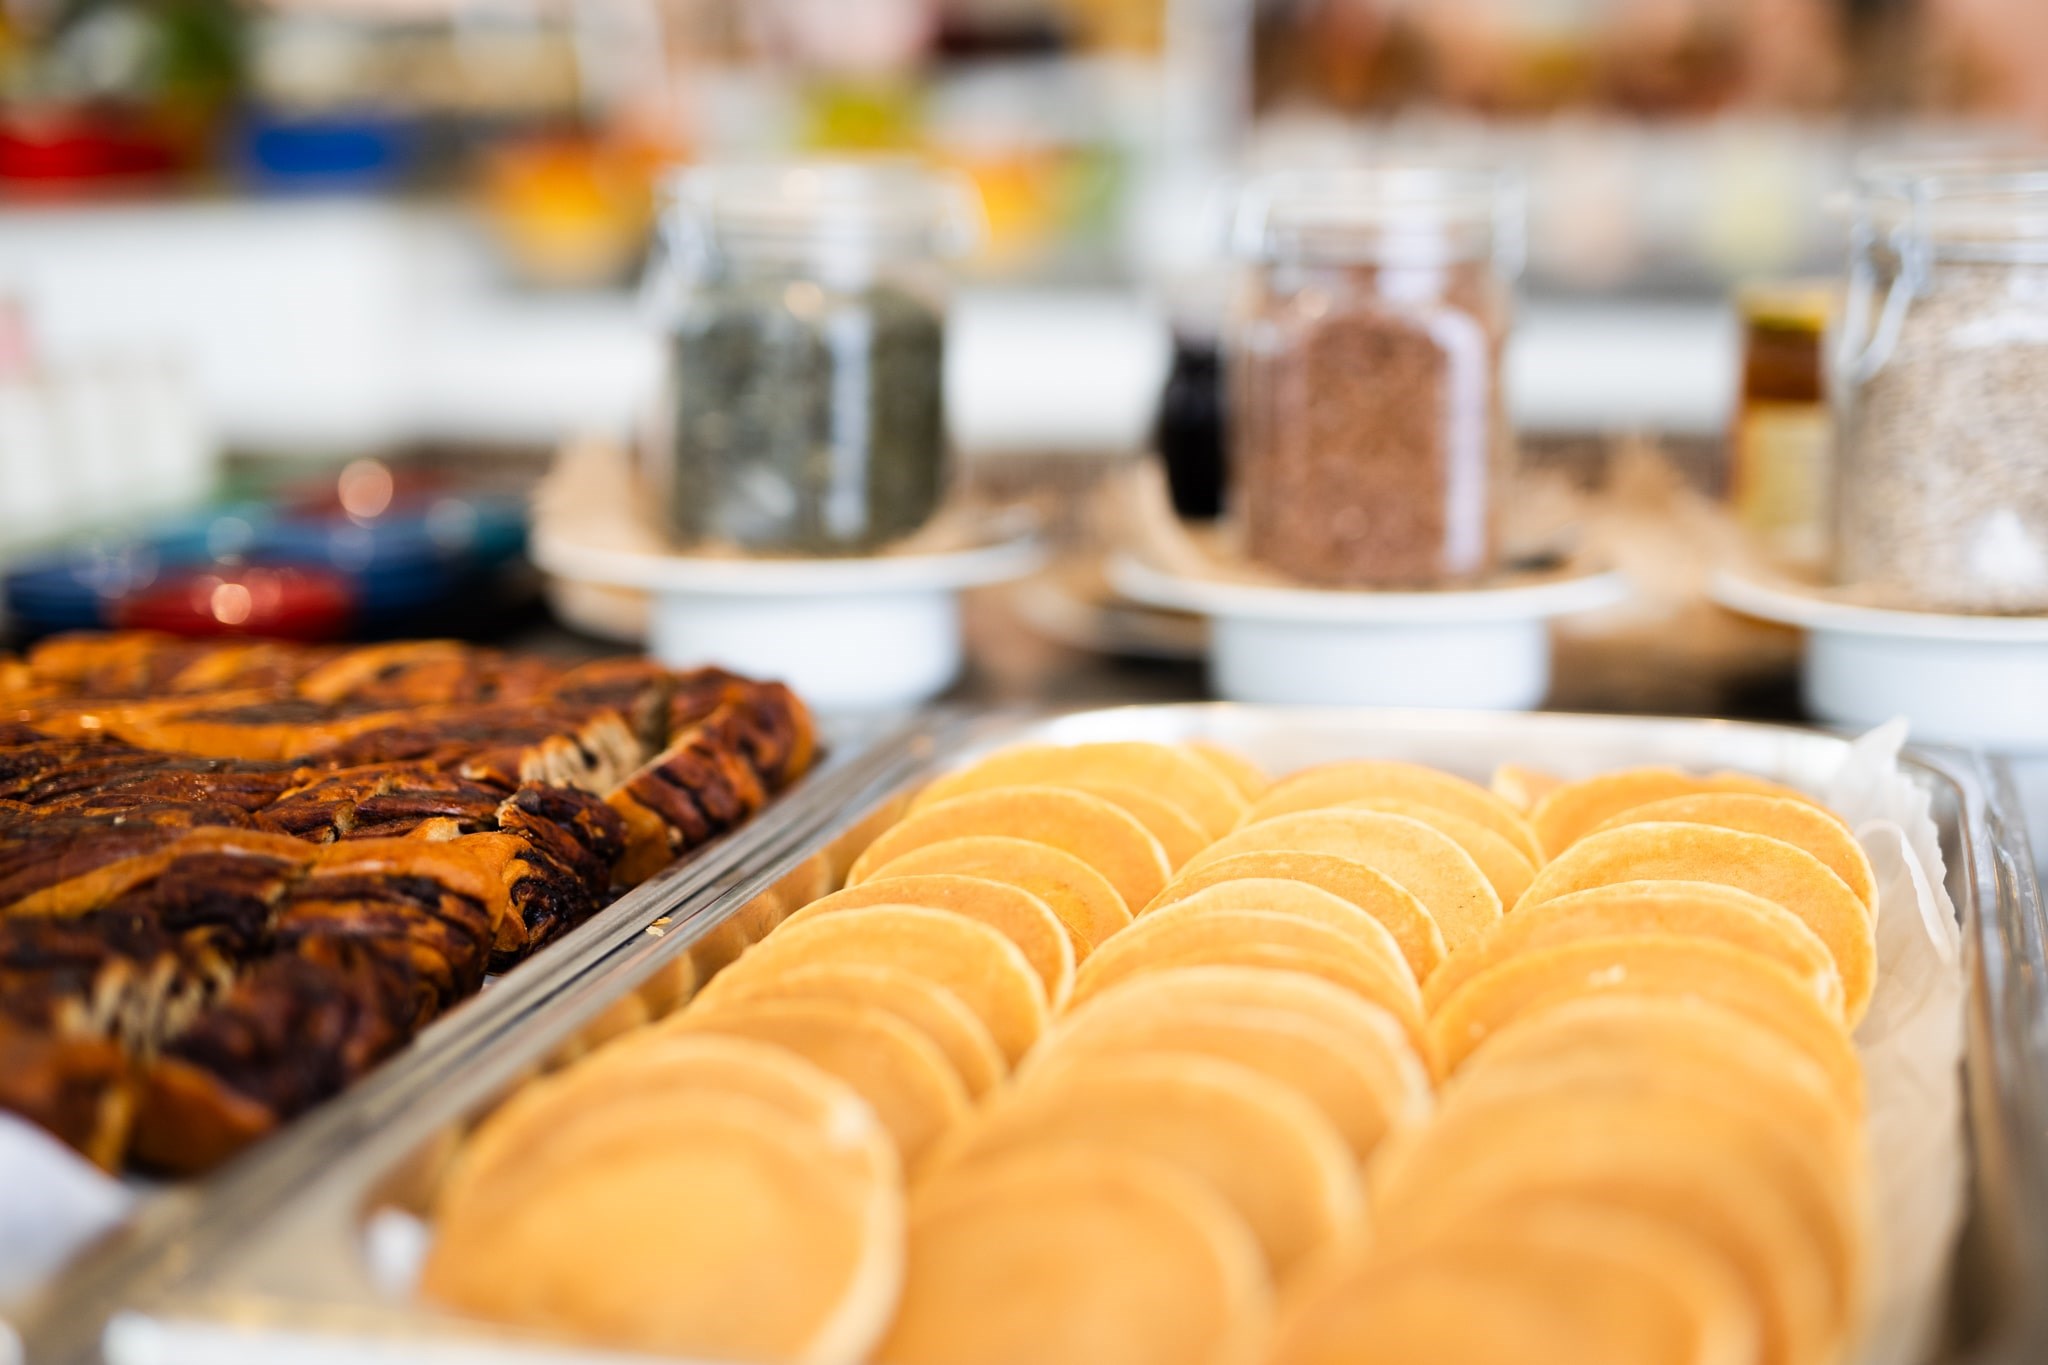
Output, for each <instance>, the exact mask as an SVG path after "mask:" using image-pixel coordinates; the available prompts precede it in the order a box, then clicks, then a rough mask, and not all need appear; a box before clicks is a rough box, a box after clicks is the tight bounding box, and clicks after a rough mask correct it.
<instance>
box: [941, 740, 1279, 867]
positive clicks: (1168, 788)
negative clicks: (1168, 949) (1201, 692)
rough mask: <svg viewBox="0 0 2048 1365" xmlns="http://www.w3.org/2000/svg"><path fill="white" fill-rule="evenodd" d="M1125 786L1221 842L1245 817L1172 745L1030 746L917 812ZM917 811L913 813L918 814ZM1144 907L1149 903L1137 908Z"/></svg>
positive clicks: (1005, 754)
mask: <svg viewBox="0 0 2048 1365" xmlns="http://www.w3.org/2000/svg"><path fill="white" fill-rule="evenodd" d="M1087 779H1093V780H1095V781H1100V782H1125V783H1129V784H1130V785H1131V786H1134V787H1139V788H1142V789H1143V790H1145V791H1148V792H1153V793H1156V794H1157V795H1160V796H1163V797H1165V798H1166V799H1167V800H1169V801H1171V802H1173V803H1174V804H1175V805H1176V806H1179V807H1180V808H1181V809H1182V810H1185V811H1186V812H1187V813H1188V814H1189V815H1191V816H1193V817H1194V818H1195V822H1196V823H1197V824H1199V825H1200V826H1201V827H1202V831H1203V832H1204V833H1205V834H1207V835H1208V836H1209V837H1210V838H1212V839H1215V838H1219V837H1221V836H1222V835H1223V834H1225V833H1227V832H1228V831H1229V830H1230V829H1231V828H1232V827H1233V826H1234V825H1236V824H1237V822H1238V820H1239V819H1241V818H1242V817H1243V815H1244V812H1245V800H1244V798H1243V797H1241V796H1239V795H1238V794H1237V788H1236V787H1235V786H1233V785H1232V784H1231V783H1230V781H1229V780H1227V779H1225V778H1224V777H1222V776H1221V775H1219V774H1218V773H1217V771H1216V769H1215V768H1213V767H1211V766H1210V765H1209V763H1207V762H1204V761H1203V760H1202V759H1200V758H1197V757H1196V756H1195V755H1194V754H1192V753H1189V752H1188V751H1187V750H1185V749H1178V748H1175V747H1173V746H1172V745H1169V744H1149V743H1145V742H1143V741H1135V740H1133V741H1120V742H1115V743H1105V744H1067V745H1059V744H1029V745H1023V746H1020V747H1018V748H1014V749H1005V750H1003V751H1002V752H1000V753H997V754H992V755H990V756H989V757H987V758H985V759H983V760H981V761H980V762H979V763H976V764H975V765H973V766H972V767H970V768H964V769H962V770H960V771H959V772H955V773H948V774H947V775H946V776H944V777H941V778H940V779H939V780H938V781H936V782H934V783H932V784H931V786H929V787H927V788H925V789H924V791H922V792H920V793H919V794H918V797H917V802H916V806H917V807H921V806H926V805H930V804H932V803H933V802H937V801H944V800H947V799H948V798H950V797H954V796H959V795H961V794H962V793H965V792H974V791H984V790H986V789H988V788H990V787H1016V786H1031V785H1033V784H1034V783H1039V782H1051V783H1055V784H1057V783H1061V782H1075V781H1081V780H1087ZM915 808H916V807H913V809H915ZM1134 903H1135V904H1140V905H1142V904H1143V903H1144V900H1143V898H1140V899H1139V900H1138V901H1136V902H1134Z"/></svg>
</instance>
